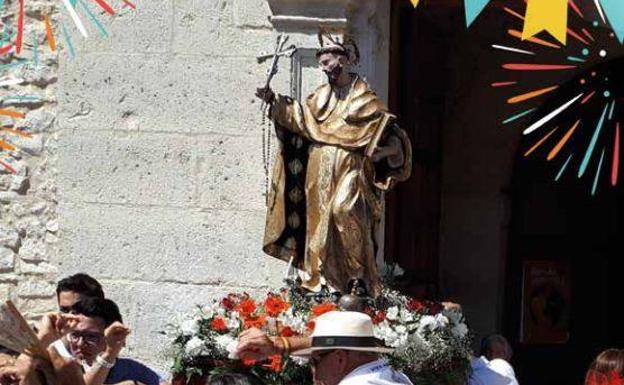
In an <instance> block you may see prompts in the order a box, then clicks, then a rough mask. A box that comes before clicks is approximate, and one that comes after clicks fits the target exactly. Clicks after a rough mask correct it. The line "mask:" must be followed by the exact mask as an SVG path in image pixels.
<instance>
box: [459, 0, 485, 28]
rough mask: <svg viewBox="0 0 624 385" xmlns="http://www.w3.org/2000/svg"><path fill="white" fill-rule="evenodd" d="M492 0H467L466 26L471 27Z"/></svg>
mask: <svg viewBox="0 0 624 385" xmlns="http://www.w3.org/2000/svg"><path fill="white" fill-rule="evenodd" d="M489 2H490V0H465V2H464V4H465V7H466V26H468V27H470V24H472V22H473V21H475V19H476V18H477V16H479V15H480V14H481V12H483V9H485V6H486V5H488V3H489Z"/></svg>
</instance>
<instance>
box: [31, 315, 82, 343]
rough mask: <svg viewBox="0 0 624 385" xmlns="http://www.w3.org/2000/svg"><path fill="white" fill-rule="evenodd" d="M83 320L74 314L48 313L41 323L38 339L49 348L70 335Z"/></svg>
mask: <svg viewBox="0 0 624 385" xmlns="http://www.w3.org/2000/svg"><path fill="white" fill-rule="evenodd" d="M81 319H82V318H81V316H79V315H74V314H64V313H48V314H46V315H44V316H43V318H41V321H40V322H39V326H38V330H39V331H38V334H37V337H39V340H40V341H41V343H42V344H43V345H44V346H47V345H49V344H51V343H52V342H54V341H56V340H58V339H59V338H61V337H63V336H64V335H65V334H67V333H69V332H70V331H71V330H72V329H74V328H75V327H76V325H77V324H78V322H80V320H81Z"/></svg>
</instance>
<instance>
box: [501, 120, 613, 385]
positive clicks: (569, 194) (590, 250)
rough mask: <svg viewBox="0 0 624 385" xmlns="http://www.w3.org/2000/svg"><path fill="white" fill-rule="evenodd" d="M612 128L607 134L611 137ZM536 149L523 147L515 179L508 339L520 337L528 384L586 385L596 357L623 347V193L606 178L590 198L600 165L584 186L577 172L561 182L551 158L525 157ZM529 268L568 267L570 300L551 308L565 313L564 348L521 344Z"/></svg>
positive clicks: (518, 355) (522, 372) (520, 367)
mask: <svg viewBox="0 0 624 385" xmlns="http://www.w3.org/2000/svg"><path fill="white" fill-rule="evenodd" d="M611 129H612V128H611V127H610V126H609V128H605V135H607V136H608V137H609V138H611V137H612V136H611ZM589 131H590V132H591V131H593V130H589ZM532 145H533V143H532V142H531V143H528V141H527V143H524V144H523V146H522V147H521V151H520V154H519V157H518V158H519V159H518V161H517V164H516V168H515V172H514V183H513V202H514V203H513V215H512V228H511V240H510V241H511V247H510V250H511V254H510V263H509V264H508V272H507V279H506V283H507V295H506V298H507V300H506V311H505V325H506V326H505V327H506V333H505V334H506V335H508V336H513V338H514V341H513V343H514V347H515V362H516V369H517V372H518V375H519V377H520V379H521V380H520V381H521V383H530V384H535V385H559V384H561V385H563V384H566V385H569V384H579V385H580V384H582V383H583V377H584V373H585V370H586V369H587V367H588V365H589V363H590V362H591V360H592V359H593V357H595V356H596V355H597V354H598V353H599V352H600V351H602V350H604V349H606V348H610V347H622V346H623V345H624V334H623V332H622V326H621V322H620V321H619V318H617V317H618V314H619V304H621V303H622V294H624V290H623V289H622V285H621V282H622V278H621V274H622V271H623V269H624V255H623V253H622V250H623V246H624V245H623V243H624V226H623V225H624V206H623V202H624V201H623V198H624V193H623V191H622V188H621V187H616V188H612V187H610V186H608V183H607V180H608V179H609V178H608V175H609V173H605V174H603V179H601V181H600V184H599V185H600V187H599V190H598V191H597V193H596V196H593V197H592V196H591V186H592V181H593V178H594V174H595V169H596V166H597V162H598V160H597V159H594V162H592V163H591V165H592V172H591V175H588V176H586V177H585V178H583V179H579V178H578V177H577V169H578V167H574V168H571V169H569V170H568V172H567V173H566V174H564V175H563V176H562V179H561V180H560V181H559V182H555V181H554V179H555V176H556V174H557V169H556V168H553V167H547V166H546V165H545V162H544V160H543V159H544V158H545V155H544V156H542V155H543V154H538V156H537V158H536V159H537V160H531V159H526V158H524V157H523V156H522V153H523V152H524V151H525V150H526V149H527V148H529V146H532ZM549 148H550V147H549ZM584 148H585V147H583V149H584ZM558 164H559V163H558ZM609 164H610V162H609ZM553 166H554V165H553ZM605 179H606V180H605ZM527 261H555V263H558V264H560V265H562V266H566V265H567V266H568V267H569V274H568V279H567V281H568V282H567V283H566V285H568V286H569V298H567V299H566V300H565V303H563V302H561V301H560V302H561V303H560V304H557V303H556V302H557V300H556V298H554V297H551V298H552V299H551V301H550V307H551V309H555V308H558V309H559V310H558V311H564V312H565V314H563V315H562V316H564V317H565V318H567V321H566V320H564V324H565V323H567V326H566V328H567V329H568V333H569V337H568V339H567V341H566V342H565V343H560V344H558V343H540V342H539V339H540V338H537V340H538V341H534V342H532V343H527V342H526V341H523V340H522V338H521V335H522V330H526V325H523V323H526V320H527V318H526V317H524V318H523V316H522V311H523V309H524V311H525V312H526V311H527V307H526V305H525V304H526V300H527V299H526V297H527V294H528V293H529V290H527V289H526V286H527V279H526V278H525V277H524V274H523V273H524V272H525V267H526V265H527V263H530V262H527ZM523 285H524V286H525V289H523ZM563 307H565V309H564V308H563ZM547 339H548V338H546V340H547Z"/></svg>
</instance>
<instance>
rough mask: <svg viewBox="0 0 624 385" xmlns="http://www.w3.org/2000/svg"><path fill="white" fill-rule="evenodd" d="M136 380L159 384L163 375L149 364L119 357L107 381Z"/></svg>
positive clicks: (149, 384) (147, 383) (151, 384)
mask: <svg viewBox="0 0 624 385" xmlns="http://www.w3.org/2000/svg"><path fill="white" fill-rule="evenodd" d="M125 380H134V381H139V382H141V383H144V384H146V385H158V384H159V383H160V382H161V381H162V377H161V376H160V374H158V373H157V372H156V371H155V370H153V369H151V368H150V367H148V366H147V365H145V364H143V363H141V362H139V361H137V360H133V359H131V358H118V359H117V361H116V362H115V366H114V367H113V369H112V370H111V372H110V373H109V378H108V379H107V383H109V384H110V383H117V382H121V381H125Z"/></svg>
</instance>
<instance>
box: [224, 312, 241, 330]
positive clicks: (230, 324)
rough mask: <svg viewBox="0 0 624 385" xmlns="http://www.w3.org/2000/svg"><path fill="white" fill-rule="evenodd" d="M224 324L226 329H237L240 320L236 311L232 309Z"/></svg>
mask: <svg viewBox="0 0 624 385" xmlns="http://www.w3.org/2000/svg"><path fill="white" fill-rule="evenodd" d="M225 325H226V326H227V328H228V329H230V330H233V329H238V328H239V327H240V320H239V319H238V312H235V311H233V312H232V313H231V314H230V317H229V318H226V319H225Z"/></svg>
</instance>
